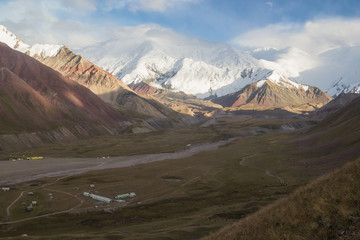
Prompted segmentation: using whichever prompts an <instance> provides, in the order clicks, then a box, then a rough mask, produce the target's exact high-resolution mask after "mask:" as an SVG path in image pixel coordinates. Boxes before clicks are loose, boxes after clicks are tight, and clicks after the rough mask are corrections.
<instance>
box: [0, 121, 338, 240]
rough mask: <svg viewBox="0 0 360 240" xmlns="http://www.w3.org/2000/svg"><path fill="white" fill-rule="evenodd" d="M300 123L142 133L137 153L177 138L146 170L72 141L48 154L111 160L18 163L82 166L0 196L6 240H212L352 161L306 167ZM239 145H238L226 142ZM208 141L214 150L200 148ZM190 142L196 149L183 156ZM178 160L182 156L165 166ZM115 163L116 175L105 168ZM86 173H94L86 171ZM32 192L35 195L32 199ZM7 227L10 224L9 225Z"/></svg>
mask: <svg viewBox="0 0 360 240" xmlns="http://www.w3.org/2000/svg"><path fill="white" fill-rule="evenodd" d="M294 121H295V120H286V119H281V120H279V119H217V120H216V122H213V123H212V124H210V125H206V126H203V127H197V128H193V129H191V130H189V129H187V130H171V131H170V132H166V131H165V132H162V133H159V132H158V133H146V134H143V135H137V136H135V135H133V136H134V138H137V139H142V140H143V142H142V144H141V145H137V146H136V147H137V148H138V149H140V150H139V152H145V153H149V152H147V151H148V150H149V149H150V148H149V149H148V148H147V147H152V146H153V144H155V143H159V142H163V143H164V142H166V141H167V142H168V143H169V139H174V140H173V141H172V142H171V144H169V145H168V146H167V147H166V148H161V149H157V148H153V151H154V152H157V153H158V154H156V155H145V156H143V157H142V158H140V162H138V163H146V162H147V161H148V160H150V161H152V162H150V163H146V164H138V165H132V163H133V162H131V161H135V160H136V159H138V157H136V156H131V157H110V158H107V155H105V154H104V153H105V152H109V149H117V147H116V146H115V145H114V144H113V143H114V142H115V138H114V139H111V140H109V142H108V144H109V145H106V144H105V143H104V141H103V139H102V141H99V142H98V145H94V144H93V143H94V142H93V141H94V140H91V141H90V142H91V146H87V145H85V142H81V143H79V144H80V145H82V146H83V147H82V148H79V150H76V152H74V149H78V146H77V145H76V144H75V145H73V146H72V150H71V151H69V149H68V148H67V147H66V146H67V145H66V144H65V145H62V146H57V149H55V147H54V148H51V147H50V148H49V147H48V149H49V153H51V156H52V157H58V156H59V155H61V154H64V155H72V154H75V155H76V156H77V157H78V154H79V151H81V149H82V150H83V149H89V151H86V152H85V154H84V155H85V156H86V157H89V156H91V155H92V154H96V155H98V156H104V157H105V158H102V157H101V158H99V159H98V158H84V159H82V160H80V161H79V159H76V158H70V159H68V158H63V159H51V158H48V159H47V158H45V159H43V160H39V161H38V160H29V161H20V162H19V165H21V164H24V165H23V166H28V165H27V164H33V163H36V164H40V163H44V162H46V163H50V162H51V163H53V162H52V161H54V163H57V164H59V165H60V164H62V163H65V164H64V165H65V166H67V167H66V168H67V169H68V170H69V169H76V168H77V169H80V172H76V171H77V170H75V172H74V173H77V175H71V172H65V173H63V174H60V173H59V172H58V170H60V169H57V166H51V167H50V168H48V166H46V167H45V168H44V169H50V170H51V169H53V173H56V174H57V175H58V176H60V175H64V174H65V175H66V176H64V177H55V176H54V175H49V176H47V177H45V176H44V177H45V178H38V177H40V176H41V175H38V176H37V177H36V179H32V180H31V181H27V182H17V183H14V184H12V185H9V187H11V190H10V191H8V192H1V193H0V221H2V222H3V223H2V224H1V225H0V233H1V236H3V237H12V238H14V239H22V237H21V236H22V235H24V234H26V235H28V236H31V238H32V239H198V238H200V237H203V236H206V235H208V234H209V233H211V232H213V231H215V230H217V229H219V228H221V227H223V226H226V225H229V224H231V223H234V222H236V221H238V220H239V219H242V218H244V217H246V216H247V215H249V214H251V213H253V212H256V211H257V210H259V209H262V208H263V207H264V206H266V205H268V204H270V203H272V202H274V201H276V200H278V199H280V198H283V197H285V196H287V195H289V194H290V193H292V192H293V191H294V190H295V189H297V188H299V186H303V185H305V184H307V183H309V182H311V181H312V180H313V179H315V178H317V177H318V176H320V175H322V174H324V173H326V172H329V171H332V170H333V169H334V168H336V167H339V166H341V165H342V164H343V163H339V164H338V165H337V166H331V168H326V166H324V165H319V166H316V165H309V164H302V163H301V161H297V160H299V159H304V158H308V157H309V156H308V153H304V152H301V151H299V146H297V145H296V144H297V143H294V139H297V138H298V137H299V136H301V132H299V131H291V132H285V131H281V130H280V129H281V125H283V124H286V123H289V122H294ZM123 137H124V136H123ZM233 138H235V139H234V140H233V141H229V142H222V141H220V140H223V139H233ZM191 139H192V141H191ZM206 140H207V141H206ZM209 140H212V141H213V142H214V143H212V144H210V143H209V144H204V145H201V144H200V143H201V142H203V143H204V142H209ZM118 141H119V142H124V140H121V139H118ZM187 143H195V144H193V148H190V149H188V150H184V147H185V146H186V145H187ZM224 143H225V144H224ZM199 144H200V145H199ZM105 145H106V146H107V148H106V147H105ZM170 145H171V146H170ZM194 145H195V147H194ZM220 145H221V146H220ZM160 146H161V145H160ZM196 146H198V147H196ZM63 147H64V149H63V150H62V148H63ZM131 147H132V148H131V149H130V148H129V149H122V150H121V151H129V152H135V151H136V147H135V145H133V146H131ZM90 149H91V151H90ZM141 149H142V150H141ZM205 150H206V151H205ZM36 151H38V152H37V153H38V154H37V155H39V154H40V155H45V154H44V153H46V152H45V151H46V149H45V148H39V149H31V150H27V151H24V152H18V153H17V154H25V155H30V154H33V155H34V154H35V152H36ZM118 151H119V150H118ZM114 152H116V150H115V151H114ZM161 152H163V153H161ZM164 152H165V153H164ZM174 152H175V153H174ZM101 153H102V155H100V154H101ZM130 155H131V154H130ZM85 156H84V157H85ZM119 156H121V154H119ZM171 156H174V159H171V160H165V159H167V158H169V157H171ZM141 159H142V160H141ZM161 160H162V161H161ZM32 161H38V162H32ZM85 161H86V164H84V163H85ZM87 161H89V162H87ZM124 162H126V163H127V164H129V165H128V166H123V167H122V168H118V167H119V165H116V164H124ZM16 163H17V162H10V161H5V162H1V163H0V164H4V166H11V164H16ZM87 164H90V169H87V167H89V165H87ZM112 164H115V165H112ZM12 166H15V165H12ZM70 166H72V167H70ZM106 166H107V167H112V168H107V169H99V168H105V167H106ZM78 167H80V168H78ZM114 167H115V168H114ZM36 168H37V167H36ZM66 168H65V169H66ZM96 168H98V169H96ZM84 169H85V170H86V171H88V170H91V171H89V172H82V173H81V171H83V170H84ZM18 170H19V172H18V173H17V172H16V169H15V168H13V170H11V171H9V173H5V171H4V172H2V174H8V175H7V176H9V175H11V173H12V174H14V176H24V175H23V174H24V173H25V171H23V170H21V169H18ZM28 170H31V169H30V168H28ZM62 170H64V169H62ZM2 171H3V170H2ZM69 173H70V174H69ZM16 174H19V175H16ZM32 174H34V175H35V176H36V175H37V174H42V173H41V172H34V173H32ZM32 174H30V175H32ZM3 179H4V178H3ZM23 180H24V179H23ZM2 181H4V180H2ZM10 181H11V180H10ZM29 192H32V193H33V194H32V195H28V193H29ZM83 192H90V193H95V194H97V195H101V196H105V197H109V198H112V199H114V196H116V195H118V194H122V193H127V192H135V193H136V197H134V198H131V199H126V200H125V201H126V202H125V203H118V202H114V203H112V204H105V203H102V202H99V201H96V200H93V199H91V198H89V197H85V196H83V195H82V194H83ZM49 194H51V195H49ZM32 201H36V202H37V205H36V206H34V208H33V211H31V212H26V211H25V208H26V207H27V206H28V205H29V204H30V203H31V202H32ZM8 221H9V222H10V223H7V224H6V223H4V222H8Z"/></svg>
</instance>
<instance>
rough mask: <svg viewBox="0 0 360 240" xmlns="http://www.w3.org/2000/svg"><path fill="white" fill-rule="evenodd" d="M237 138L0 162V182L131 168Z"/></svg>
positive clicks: (187, 155) (208, 147) (195, 151)
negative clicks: (120, 153)
mask: <svg viewBox="0 0 360 240" xmlns="http://www.w3.org/2000/svg"><path fill="white" fill-rule="evenodd" d="M233 140H235V138H232V139H228V140H225V141H220V142H216V143H205V144H200V145H197V146H193V147H191V148H189V149H186V150H183V151H179V152H174V153H160V154H147V155H138V156H124V157H100V158H44V159H38V160H23V161H16V162H12V161H0V185H9V184H14V183H18V182H25V181H31V180H35V179H40V178H44V177H57V176H69V175H76V174H80V173H84V172H89V171H93V170H101V169H108V168H121V167H129V166H134V165H138V164H144V163H151V162H156V161H163V160H169V159H179V158H186V157H190V156H192V155H194V154H196V153H199V152H202V151H208V150H212V149H216V148H218V147H219V146H221V145H225V144H227V143H229V142H231V141H233ZM109 155H111V153H109Z"/></svg>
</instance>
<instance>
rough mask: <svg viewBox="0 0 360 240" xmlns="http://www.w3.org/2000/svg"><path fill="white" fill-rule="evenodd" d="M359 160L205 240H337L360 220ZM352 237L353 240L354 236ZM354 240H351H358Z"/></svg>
mask: <svg viewBox="0 0 360 240" xmlns="http://www.w3.org/2000/svg"><path fill="white" fill-rule="evenodd" d="M359 173H360V159H358V160H357V161H356V162H355V163H351V164H348V165H347V166H345V167H344V168H343V169H341V170H339V171H337V172H334V173H331V174H329V175H327V176H325V177H322V178H320V179H318V180H316V181H315V182H313V183H312V184H310V185H308V186H306V187H303V188H301V189H299V190H297V191H296V192H295V193H293V194H292V195H291V196H289V197H288V198H286V199H282V200H280V201H278V202H276V203H275V204H273V205H271V206H269V207H267V208H265V209H263V210H261V211H259V212H257V213H256V214H253V215H251V216H250V217H248V218H246V219H244V220H242V221H240V222H239V223H236V224H233V225H231V226H229V227H226V228H224V229H222V230H221V231H219V232H217V233H216V234H213V235H211V236H210V237H207V238H205V239H207V240H211V239H227V240H231V239H269V240H271V239H337V238H338V237H340V236H342V235H344V236H345V235H346V234H348V233H347V232H346V230H348V229H349V225H350V226H351V225H352V224H355V222H356V221H359V219H360V210H359V209H360V192H359V191H358V186H359V184H360V174H359ZM354 237H355V236H354ZM358 237H359V234H358V235H357V237H355V238H353V239H358Z"/></svg>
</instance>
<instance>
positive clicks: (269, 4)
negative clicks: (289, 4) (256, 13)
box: [265, 1, 274, 8]
mask: <svg viewBox="0 0 360 240" xmlns="http://www.w3.org/2000/svg"><path fill="white" fill-rule="evenodd" d="M265 4H266V5H268V6H269V7H271V8H272V7H273V6H274V3H273V2H270V1H269V2H265Z"/></svg>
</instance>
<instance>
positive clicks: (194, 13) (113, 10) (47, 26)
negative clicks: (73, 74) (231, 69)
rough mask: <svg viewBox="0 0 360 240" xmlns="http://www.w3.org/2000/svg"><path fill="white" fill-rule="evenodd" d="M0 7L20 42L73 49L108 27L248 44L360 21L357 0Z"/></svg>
mask: <svg viewBox="0 0 360 240" xmlns="http://www.w3.org/2000/svg"><path fill="white" fill-rule="evenodd" d="M0 4H1V7H0V24H3V25H5V26H6V27H8V28H9V29H10V30H11V31H12V32H14V33H15V34H17V35H19V36H20V37H21V38H23V39H24V40H25V41H26V42H29V43H35V42H39V41H40V42H41V41H42V42H48V43H65V44H67V45H69V46H70V47H75V48H76V47H82V45H87V44H92V43H94V42H97V41H102V40H106V39H108V38H111V31H112V29H116V28H119V27H123V26H138V25H141V24H157V25H159V26H162V27H165V28H170V29H172V30H173V31H175V32H178V33H181V34H185V35H188V36H191V37H197V38H201V39H205V40H209V41H221V42H231V43H238V44H240V45H241V44H242V45H251V44H249V43H251V41H253V40H256V39H253V40H252V39H251V38H249V33H252V32H254V31H255V32H256V31H257V32H256V33H258V35H257V36H258V37H266V35H262V34H259V31H263V32H264V34H265V33H268V32H269V31H273V32H274V31H275V32H276V31H279V29H281V30H280V31H281V32H280V34H283V33H284V27H285V28H286V30H285V33H286V34H289V33H291V32H294V31H302V32H306V31H307V26H308V23H309V22H313V23H318V22H320V23H322V24H326V21H327V20H329V22H331V21H334V19H335V20H336V23H335V25H334V26H341V24H342V23H343V22H349V21H350V22H351V23H353V22H354V21H355V23H356V24H355V25H354V24H350V25H349V29H350V26H351V27H354V26H358V25H357V21H358V20H359V19H360V1H359V0H0ZM327 27H329V26H327ZM319 28H320V29H321V26H319ZM359 29H360V28H359ZM359 29H353V31H355V32H356V31H360V30H359ZM334 31H336V29H334ZM349 31H350V30H349ZM349 34H351V33H349ZM325 35H326V34H325ZM346 36H347V35H346V34H345V35H344V36H342V37H346ZM241 37H243V38H244V39H246V37H248V38H249V39H247V43H246V41H237V39H240V38H241ZM351 37H354V38H355V37H357V35H356V36H351ZM263 44H264V45H266V43H263ZM259 45H261V44H260V43H259ZM254 47H256V46H254Z"/></svg>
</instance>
